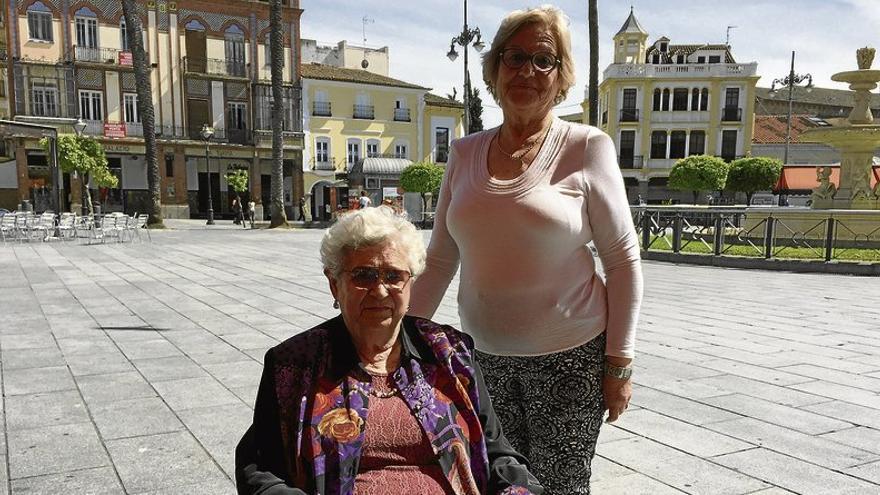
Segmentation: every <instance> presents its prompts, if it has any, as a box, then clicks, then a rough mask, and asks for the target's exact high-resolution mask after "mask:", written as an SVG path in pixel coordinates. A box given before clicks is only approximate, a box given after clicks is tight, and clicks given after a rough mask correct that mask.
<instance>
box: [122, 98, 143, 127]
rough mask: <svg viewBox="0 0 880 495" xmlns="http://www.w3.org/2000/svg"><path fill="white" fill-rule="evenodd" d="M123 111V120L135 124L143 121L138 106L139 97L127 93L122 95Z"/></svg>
mask: <svg viewBox="0 0 880 495" xmlns="http://www.w3.org/2000/svg"><path fill="white" fill-rule="evenodd" d="M122 109H123V116H122V117H123V118H124V119H125V121H126V122H128V123H130V124H131V123H135V122H140V121H141V116H140V115H139V114H138V105H137V95H136V94H133V93H125V94H123V95H122Z"/></svg>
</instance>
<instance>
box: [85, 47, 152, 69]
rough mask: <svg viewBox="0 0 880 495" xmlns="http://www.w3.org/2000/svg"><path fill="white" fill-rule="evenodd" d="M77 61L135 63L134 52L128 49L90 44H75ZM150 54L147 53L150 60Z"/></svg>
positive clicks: (116, 63)
mask: <svg viewBox="0 0 880 495" xmlns="http://www.w3.org/2000/svg"><path fill="white" fill-rule="evenodd" d="M72 54H73V60H74V61H75V62H88V63H92V64H107V65H121V66H123V67H131V66H133V65H134V59H133V58H132V54H131V52H130V51H127V50H119V49H117V48H93V47H88V46H77V45H74V46H73V49H72ZM149 57H150V54H149V53H148V54H147V60H149Z"/></svg>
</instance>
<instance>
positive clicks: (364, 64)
mask: <svg viewBox="0 0 880 495" xmlns="http://www.w3.org/2000/svg"><path fill="white" fill-rule="evenodd" d="M374 22H376V21H375V20H373V19H370V18H369V17H367V16H364V17H363V18H362V19H361V24H362V27H363V34H364V59H363V60H361V68H362V69H366V68H367V67H369V66H370V62H369V61H368V60H367V24H372V23H374Z"/></svg>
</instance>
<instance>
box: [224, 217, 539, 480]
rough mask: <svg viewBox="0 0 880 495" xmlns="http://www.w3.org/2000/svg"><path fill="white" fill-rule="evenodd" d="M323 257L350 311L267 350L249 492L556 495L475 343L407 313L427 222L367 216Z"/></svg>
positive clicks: (330, 241)
mask: <svg viewBox="0 0 880 495" xmlns="http://www.w3.org/2000/svg"><path fill="white" fill-rule="evenodd" d="M321 260H322V262H323V264H324V273H325V275H326V276H327V279H328V281H329V283H330V291H331V292H332V293H333V297H334V299H335V301H334V303H333V307H334V308H339V309H340V312H341V313H342V314H341V315H339V316H337V317H335V318H333V319H330V320H328V321H325V322H323V323H321V324H319V325H318V326H316V327H315V328H312V329H311V330H308V331H306V332H303V333H301V334H298V335H296V336H294V337H291V338H290V339H288V340H286V341H285V342H283V343H281V344H279V345H278V346H276V347H274V348H272V349H270V350H269V351H268V352H267V353H266V356H265V360H264V362H263V376H262V381H261V383H260V388H259V391H258V393H257V401H256V406H255V408H254V422H253V424H252V425H251V427H250V428H249V429H248V430H247V432H246V433H245V434H244V437H243V438H242V439H241V441H240V443H239V445H238V448H237V449H236V478H237V485H238V492H239V493H242V494H243V493H263V494H395V495H402V494H420V495H431V494H497V493H501V494H508V493H511V494H520V493H522V494H525V493H536V494H540V493H543V491H544V490H543V488H542V487H541V486H540V485H539V484H538V482H537V480H536V479H535V478H534V477H533V476H532V475H531V474H530V473H529V472H528V470H527V468H526V466H525V459H524V458H523V457H522V456H521V455H519V454H518V453H517V452H516V451H514V450H513V449H512V448H511V447H510V444H509V443H508V442H507V440H506V439H505V438H504V435H503V434H502V432H501V426H500V424H499V421H498V418H497V417H496V415H495V412H494V410H493V409H492V403H491V401H490V399H489V396H488V394H487V392H486V387H485V384H484V382H483V376H482V374H481V372H480V369H479V367H478V366H477V364H476V362H475V361H474V358H473V342H472V340H471V339H470V337H468V336H467V335H464V334H461V333H459V332H458V331H456V330H455V329H453V328H451V327H449V326H445V325H439V324H437V323H434V322H432V321H429V320H425V319H420V318H415V317H410V316H406V311H407V308H408V306H409V299H410V289H411V288H412V280H413V279H414V278H415V277H416V276H418V275H419V274H420V273H421V272H422V271H423V270H424V267H425V248H424V244H423V241H422V238H421V235H420V234H419V232H417V231H416V229H415V227H414V226H413V225H412V224H411V223H409V222H408V221H406V220H405V219H403V218H402V217H400V216H398V215H396V214H395V213H394V212H393V210H392V209H390V208H366V209H361V210H356V211H354V212H352V213H349V214H347V215H344V216H342V217H340V218H339V220H338V221H337V223H336V224H335V225H333V227H331V228H330V229H329V230H328V231H327V233H326V235H325V236H324V239H323V242H322V243H321Z"/></svg>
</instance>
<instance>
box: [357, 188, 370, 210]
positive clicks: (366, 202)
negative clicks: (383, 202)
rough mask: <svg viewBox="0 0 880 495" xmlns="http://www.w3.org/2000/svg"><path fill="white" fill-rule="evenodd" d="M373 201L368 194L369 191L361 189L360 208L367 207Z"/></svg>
mask: <svg viewBox="0 0 880 495" xmlns="http://www.w3.org/2000/svg"><path fill="white" fill-rule="evenodd" d="M372 203H373V200H371V199H370V197H369V196H367V191H361V197H360V198H359V199H358V208H366V207H368V206H370V205H371V204H372Z"/></svg>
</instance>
